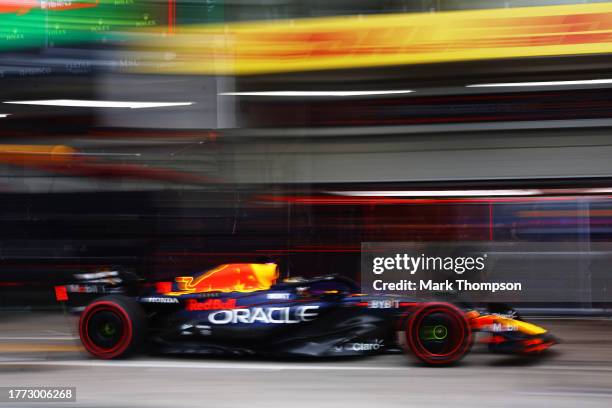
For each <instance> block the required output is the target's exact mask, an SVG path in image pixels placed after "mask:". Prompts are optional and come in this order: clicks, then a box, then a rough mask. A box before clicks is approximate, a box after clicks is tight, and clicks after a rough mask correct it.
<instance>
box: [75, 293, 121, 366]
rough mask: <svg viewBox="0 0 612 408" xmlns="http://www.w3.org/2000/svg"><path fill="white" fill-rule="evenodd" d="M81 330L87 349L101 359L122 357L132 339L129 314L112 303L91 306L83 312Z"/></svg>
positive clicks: (82, 339)
mask: <svg viewBox="0 0 612 408" xmlns="http://www.w3.org/2000/svg"><path fill="white" fill-rule="evenodd" d="M79 329H80V330H79V331H80V335H81V341H82V342H83V345H84V346H85V349H86V350H87V351H89V352H90V353H91V354H93V355H94V356H96V357H99V358H114V357H117V356H119V355H121V353H123V352H124V351H125V350H126V349H127V348H128V347H129V345H130V341H131V339H132V325H131V322H130V319H129V317H128V315H127V313H126V312H125V311H124V310H123V308H121V307H119V306H117V305H116V304H114V303H111V302H100V303H99V304H95V303H94V304H92V305H90V306H89V307H88V308H87V309H86V310H85V311H84V312H83V316H82V317H81V322H80V327H79Z"/></svg>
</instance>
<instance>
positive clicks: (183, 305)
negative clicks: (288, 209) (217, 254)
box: [55, 263, 556, 365]
mask: <svg viewBox="0 0 612 408" xmlns="http://www.w3.org/2000/svg"><path fill="white" fill-rule="evenodd" d="M75 278H76V279H75V282H74V283H70V284H67V285H63V286H58V287H56V288H55V290H56V297H57V299H58V300H61V301H69V304H70V305H71V307H73V308H74V310H76V311H78V312H79V313H80V319H79V335H80V338H81V341H82V343H83V346H84V347H85V349H86V350H87V351H88V352H89V353H90V354H91V355H93V356H95V357H98V358H103V359H112V358H122V357H126V356H129V355H131V354H133V353H136V352H141V351H144V350H152V349H153V350H155V351H157V352H164V353H204V354H213V355H261V356H276V357H278V356H286V357H298V356H299V357H305V356H310V357H341V356H361V355H369V354H377V353H388V352H397V351H402V350H403V351H405V352H406V353H407V354H409V355H411V356H414V357H416V358H417V359H418V360H420V361H421V362H423V363H426V364H432V365H434V364H435V365H444V364H451V363H454V362H456V361H458V360H459V359H461V358H462V357H463V356H464V355H465V354H466V353H468V351H469V350H470V348H471V347H472V344H473V342H474V337H475V334H476V333H477V332H483V333H485V335H483V336H482V339H481V341H483V342H486V343H488V345H489V349H490V350H491V351H502V352H510V353H523V354H539V353H541V352H542V351H544V350H546V349H548V348H549V347H550V346H551V345H553V344H554V343H555V342H556V341H555V339H554V338H553V337H552V336H551V335H550V334H548V332H547V331H546V330H544V329H542V328H541V327H538V326H536V325H533V324H530V323H527V322H524V321H522V320H520V319H518V318H516V317H514V316H511V315H508V314H499V313H495V314H493V313H488V314H480V313H479V312H478V311H477V310H465V309H464V308H459V307H457V306H455V305H453V304H450V303H441V302H423V301H418V300H416V299H411V298H403V297H396V296H388V295H381V296H369V295H363V294H360V293H359V287H358V285H356V284H355V283H354V282H353V281H351V280H350V279H347V278H344V277H340V276H324V277H319V278H313V279H300V278H291V279H285V280H283V281H281V282H278V280H279V279H278V268H277V266H276V265H275V264H272V263H269V264H225V265H221V266H219V267H217V268H214V269H212V270H209V271H206V272H204V273H201V274H198V275H195V276H179V277H176V278H175V280H174V281H173V282H157V283H156V284H154V285H143V283H142V282H141V281H140V280H139V279H138V278H137V277H136V276H135V275H133V274H130V273H128V272H122V271H119V270H104V271H98V272H94V273H83V274H77V275H75ZM79 304H86V306H78V305H79Z"/></svg>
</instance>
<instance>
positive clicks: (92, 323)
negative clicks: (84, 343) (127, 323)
mask: <svg viewBox="0 0 612 408" xmlns="http://www.w3.org/2000/svg"><path fill="white" fill-rule="evenodd" d="M123 326H124V325H123V321H122V319H121V316H119V315H118V314H117V313H115V312H113V311H108V310H103V311H100V312H98V313H95V314H93V315H92V316H91V318H90V319H89V321H88V324H87V328H86V330H87V336H88V337H89V339H90V340H91V342H92V343H93V344H95V345H96V346H98V347H100V348H101V349H105V350H110V349H112V348H113V347H115V346H116V345H117V344H118V343H119V342H120V341H121V339H122V338H123V337H124V335H125V334H124V331H125V330H124V327H123Z"/></svg>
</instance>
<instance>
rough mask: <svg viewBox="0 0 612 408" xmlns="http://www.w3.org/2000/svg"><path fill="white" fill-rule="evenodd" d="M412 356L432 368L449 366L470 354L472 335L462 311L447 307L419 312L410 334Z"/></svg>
mask: <svg viewBox="0 0 612 408" xmlns="http://www.w3.org/2000/svg"><path fill="white" fill-rule="evenodd" d="M406 335H407V340H408V343H409V346H410V349H411V350H412V352H413V353H414V354H415V355H416V357H418V358H419V359H420V360H422V361H424V362H426V363H430V364H450V363H452V362H454V361H457V360H459V359H460V358H461V357H463V356H464V355H465V353H466V352H467V351H468V350H469V348H470V345H471V332H470V329H469V326H468V325H467V322H466V321H465V318H464V317H463V315H462V314H461V312H460V311H459V310H455V309H454V308H452V307H450V306H448V305H435V306H434V305H431V306H425V307H423V308H422V309H421V310H419V311H416V312H415V314H414V318H413V319H411V321H410V323H409V327H408V330H407V333H406Z"/></svg>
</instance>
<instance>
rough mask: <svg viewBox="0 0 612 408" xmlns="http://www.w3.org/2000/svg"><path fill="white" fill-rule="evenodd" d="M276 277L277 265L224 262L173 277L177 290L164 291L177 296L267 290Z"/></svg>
mask: <svg viewBox="0 0 612 408" xmlns="http://www.w3.org/2000/svg"><path fill="white" fill-rule="evenodd" d="M277 279H278V266H277V265H276V264H273V263H269V264H255V263H251V264H246V263H245V264H225V265H221V266H219V267H217V268H215V269H212V270H210V271H207V272H204V273H202V274H201V275H200V276H198V277H196V278H195V279H194V277H193V276H178V277H176V278H175V281H176V283H177V287H178V290H177V291H175V292H168V293H165V294H166V295H170V296H178V295H183V294H186V293H202V292H225V293H227V292H243V293H244V292H255V291H258V290H267V289H270V287H272V285H274V283H276V280H277Z"/></svg>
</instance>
